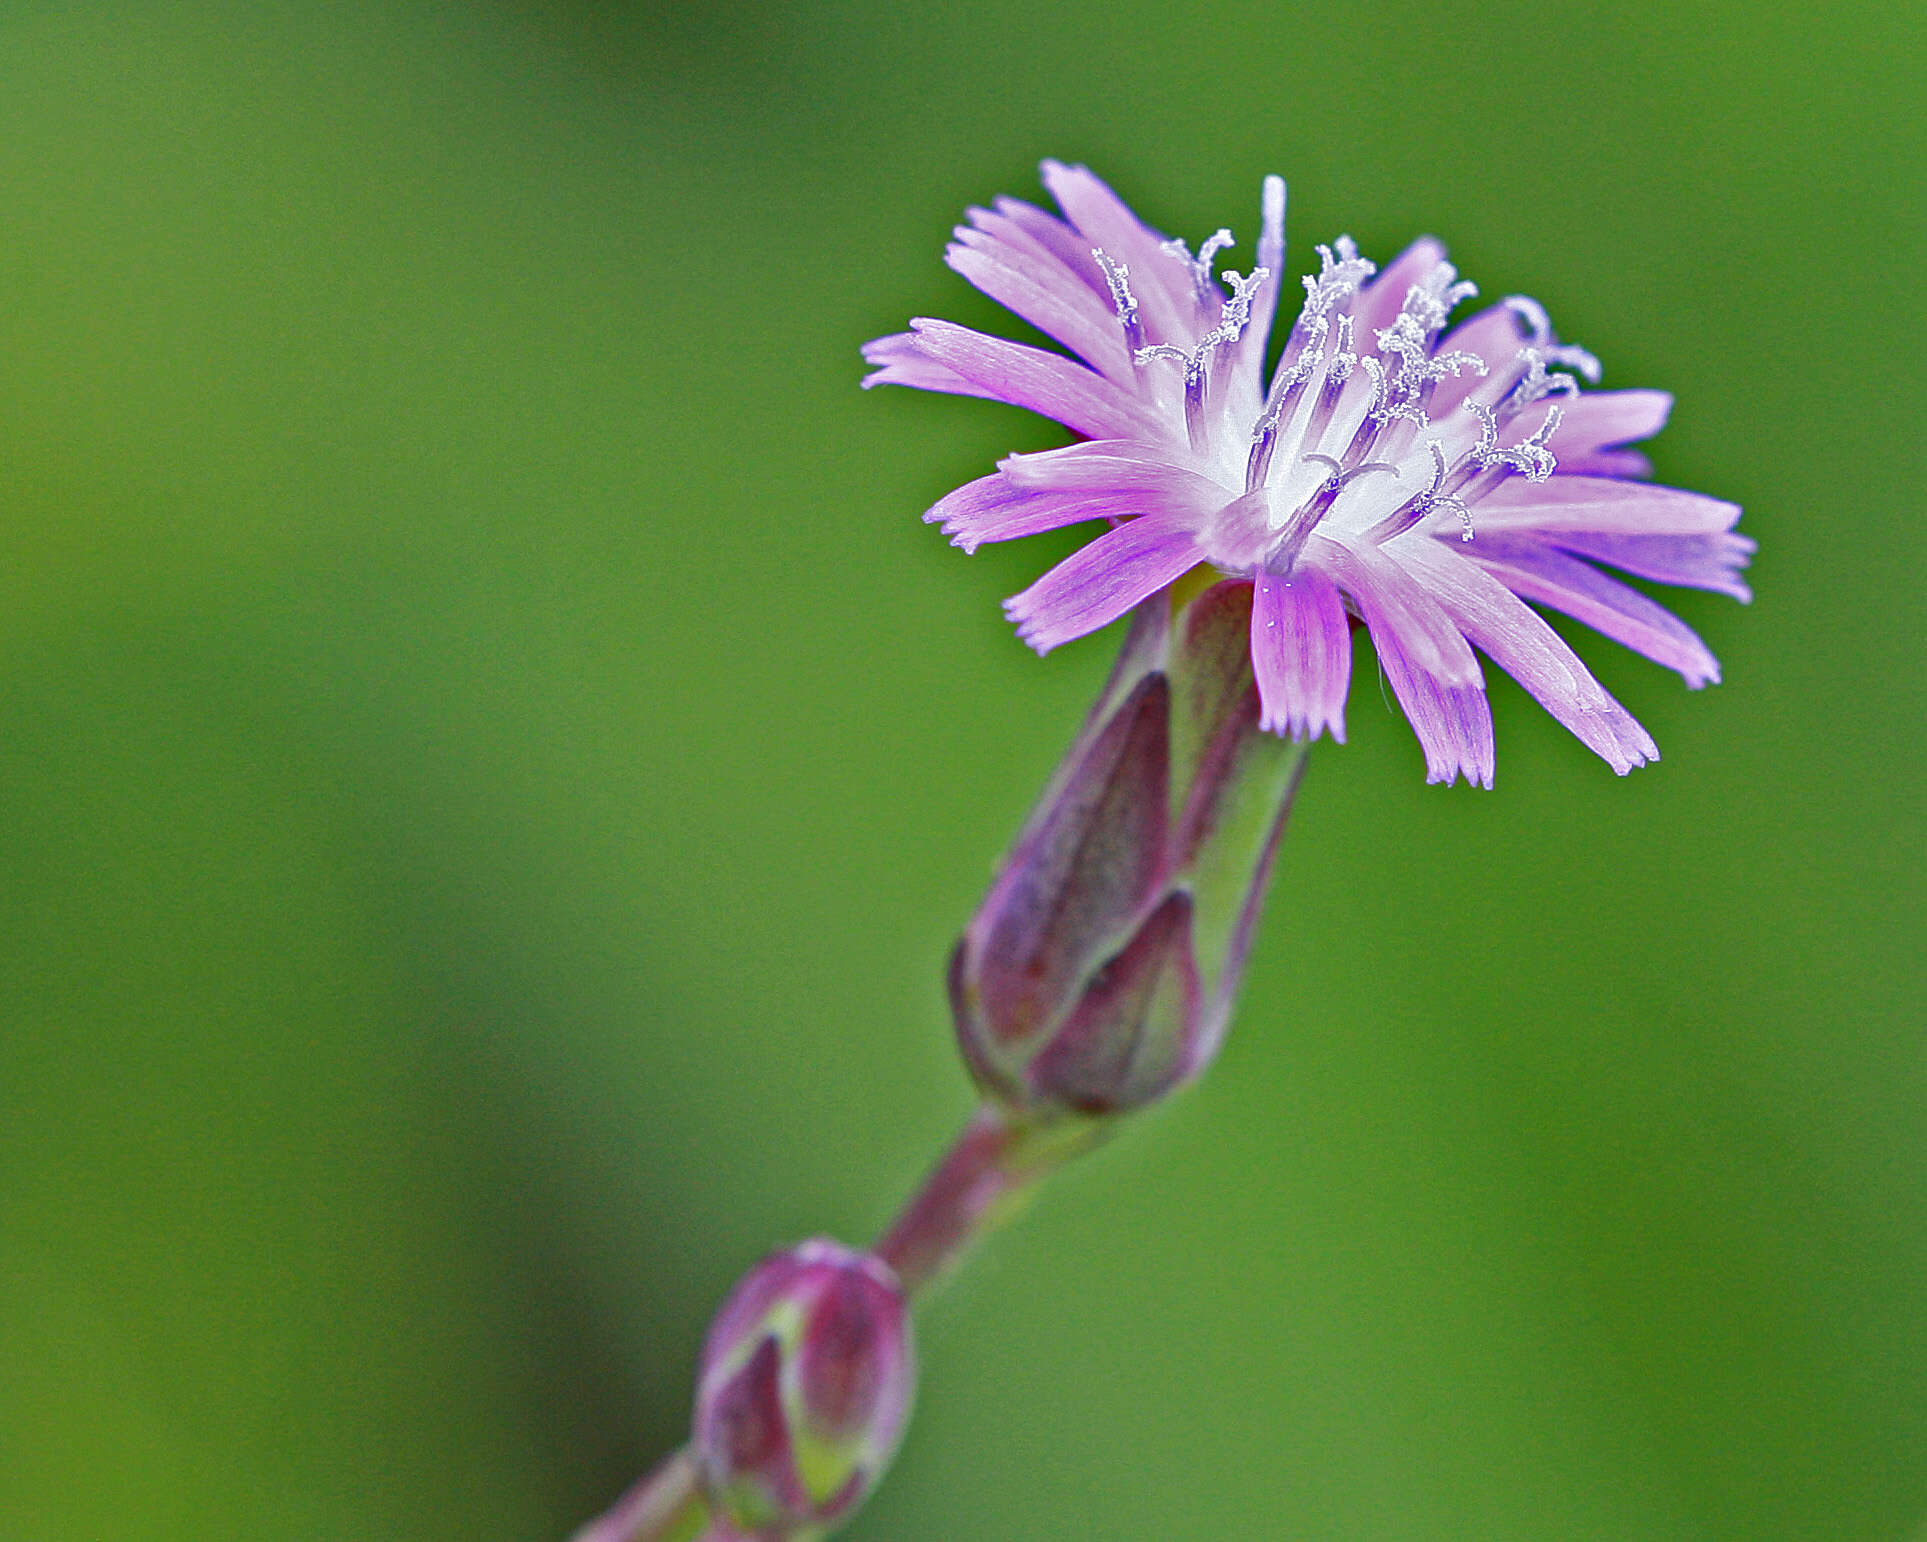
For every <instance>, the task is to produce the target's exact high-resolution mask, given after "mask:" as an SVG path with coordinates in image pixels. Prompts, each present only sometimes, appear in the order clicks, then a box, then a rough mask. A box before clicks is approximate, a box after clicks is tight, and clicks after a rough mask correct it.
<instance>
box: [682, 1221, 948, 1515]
mask: <svg viewBox="0 0 1927 1542" xmlns="http://www.w3.org/2000/svg"><path fill="white" fill-rule="evenodd" d="M914 1383H915V1367H914V1359H913V1355H912V1351H911V1342H910V1319H909V1313H908V1309H907V1307H906V1304H905V1302H904V1299H903V1293H902V1291H901V1290H900V1289H899V1287H898V1282H897V1278H896V1275H895V1274H894V1273H893V1272H892V1271H891V1269H890V1267H889V1266H888V1265H887V1264H885V1263H884V1262H882V1260H880V1259H878V1258H876V1257H874V1256H873V1255H871V1254H868V1253H859V1252H855V1251H853V1250H851V1249H849V1248H846V1247H843V1246H841V1245H840V1244H838V1243H835V1242H830V1241H826V1240H824V1239H822V1238H818V1239H816V1240H813V1241H810V1242H805V1243H802V1244H800V1245H799V1246H797V1247H793V1248H789V1249H786V1250H784V1251H783V1252H780V1253H775V1254H772V1255H771V1256H770V1257H768V1258H766V1259H764V1260H763V1261H762V1262H761V1263H759V1264H758V1265H757V1266H756V1267H755V1268H754V1269H752V1270H751V1271H750V1272H749V1273H748V1274H747V1275H746V1276H744V1278H743V1280H742V1281H741V1283H740V1284H738V1285H737V1287H736V1289H735V1290H734V1291H733V1292H732V1293H731V1295H730V1297H729V1299H728V1300H727V1301H725V1302H724V1303H723V1306H722V1309H721V1311H719V1312H718V1313H717V1315H716V1320H715V1322H714V1323H713V1324H712V1325H711V1327H710V1330H709V1337H708V1339H707V1340H706V1341H705V1343H704V1346H703V1360H702V1371H701V1375H700V1378H699V1380H698V1384H697V1390H696V1418H695V1452H696V1460H697V1466H698V1470H699V1471H700V1473H701V1477H702V1482H703V1486H704V1488H705V1489H706V1491H707V1492H708V1493H709V1495H710V1498H711V1500H712V1501H713V1502H714V1503H715V1504H716V1505H717V1507H718V1508H719V1509H720V1510H721V1511H722V1513H723V1516H724V1517H725V1519H726V1521H727V1523H728V1524H729V1525H731V1526H733V1527H735V1528H737V1529H738V1532H739V1534H741V1535H744V1536H749V1537H771V1538H788V1537H790V1536H792V1534H794V1533H797V1532H799V1531H803V1530H809V1529H812V1528H816V1527H821V1526H825V1525H827V1524H829V1523H830V1522H832V1521H836V1520H839V1519H841V1518H842V1517H844V1516H846V1515H848V1514H849V1513H850V1511H852V1510H853V1509H855V1508H856V1506H857V1504H858V1503H859V1502H861V1500H862V1499H863V1497H864V1496H865V1495H866V1494H867V1493H868V1492H869V1491H870V1489H871V1488H872V1487H873V1486H874V1484H875V1482H876V1480H877V1478H878V1477H879V1476H881V1474H882V1472H883V1470H884V1469H885V1468H886V1467H887V1466H888V1465H889V1463H890V1458H891V1456H892V1455H893V1454H894V1453H895V1451H896V1448H897V1442H898V1441H899V1440H900V1439H901V1438H902V1435H903V1426H904V1421H905V1420H906V1419H907V1418H908V1416H909V1412H910V1401H911V1396H912V1393H913V1390H914Z"/></svg>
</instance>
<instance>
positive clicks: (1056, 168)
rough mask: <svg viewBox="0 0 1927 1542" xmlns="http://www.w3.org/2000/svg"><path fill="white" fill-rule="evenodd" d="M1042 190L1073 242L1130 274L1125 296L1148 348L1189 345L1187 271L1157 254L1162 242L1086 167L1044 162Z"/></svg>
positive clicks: (1192, 330) (1194, 310)
mask: <svg viewBox="0 0 1927 1542" xmlns="http://www.w3.org/2000/svg"><path fill="white" fill-rule="evenodd" d="M1042 176H1043V181H1044V186H1045V187H1046V188H1048V189H1049V190H1050V195H1051V197H1053V198H1055V199H1056V200H1057V206H1058V207H1059V208H1060V209H1062V210H1063V211H1064V213H1065V214H1066V216H1068V217H1069V219H1070V222H1071V224H1072V225H1073V226H1075V227H1076V230H1077V233H1078V235H1079V236H1081V237H1084V238H1085V239H1086V240H1088V241H1089V243H1090V245H1092V246H1095V247H1101V248H1102V249H1103V251H1104V255H1105V256H1107V257H1109V258H1110V259H1111V260H1112V261H1113V262H1121V263H1123V264H1124V265H1125V266H1126V267H1128V268H1129V269H1130V270H1131V291H1132V293H1133V294H1134V295H1136V297H1137V302H1138V309H1139V313H1140V314H1141V315H1142V317H1143V319H1144V325H1145V328H1146V331H1147V333H1148V334H1149V336H1150V338H1151V340H1152V341H1153V342H1160V343H1165V342H1178V341H1180V340H1182V341H1184V342H1187V343H1188V342H1189V341H1191V340H1192V339H1193V338H1195V337H1196V335H1197V331H1198V306H1197V300H1196V298H1195V297H1194V295H1193V294H1192V290H1191V274H1190V271H1189V270H1188V269H1187V268H1186V267H1185V266H1184V264H1183V263H1181V262H1179V261H1178V260H1177V259H1176V258H1174V257H1173V256H1171V255H1170V253H1168V252H1165V251H1163V250H1161V248H1162V246H1163V244H1164V239H1165V238H1164V237H1163V236H1162V235H1160V234H1159V233H1158V232H1157V231H1155V230H1153V229H1151V228H1150V227H1149V226H1148V225H1146V224H1145V223H1144V222H1143V221H1142V220H1140V219H1139V218H1138V217H1137V216H1136V215H1135V214H1133V213H1132V212H1131V210H1130V207H1129V206H1128V205H1127V204H1126V203H1125V202H1124V200H1123V199H1121V198H1119V197H1118V196H1117V194H1116V193H1114V192H1112V191H1111V190H1110V188H1108V187H1106V186H1105V185H1104V183H1103V182H1102V181H1100V180H1099V179H1098V178H1097V177H1095V176H1093V175H1092V174H1091V172H1090V170H1089V168H1088V167H1084V166H1066V165H1064V164H1063V163H1062V162H1061V161H1045V162H1044V164H1043V167H1042Z"/></svg>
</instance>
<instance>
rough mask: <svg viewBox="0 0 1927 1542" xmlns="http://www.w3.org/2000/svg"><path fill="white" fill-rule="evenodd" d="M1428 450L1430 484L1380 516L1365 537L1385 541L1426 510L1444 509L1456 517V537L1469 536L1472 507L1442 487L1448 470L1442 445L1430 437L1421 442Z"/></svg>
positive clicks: (1424, 515) (1406, 526) (1408, 526)
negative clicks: (1457, 530)
mask: <svg viewBox="0 0 1927 1542" xmlns="http://www.w3.org/2000/svg"><path fill="white" fill-rule="evenodd" d="M1425 447H1426V448H1427V449H1428V450H1430V451H1431V452H1432V485H1431V486H1430V487H1428V488H1426V489H1425V491H1424V492H1422V493H1417V494H1415V495H1413V497H1412V498H1411V499H1409V500H1408V501H1407V502H1405V503H1402V504H1400V505H1399V506H1398V507H1397V508H1396V509H1394V510H1392V512H1391V513H1390V514H1388V515H1386V516H1385V518H1383V519H1381V520H1380V521H1379V522H1378V523H1377V524H1376V525H1374V526H1373V527H1372V528H1371V529H1370V530H1368V531H1366V532H1365V539H1366V540H1368V541H1385V540H1389V539H1391V537H1393V536H1395V535H1397V534H1399V533H1400V532H1401V531H1404V530H1409V529H1411V528H1412V526H1414V525H1416V524H1417V523H1418V522H1419V521H1420V520H1422V519H1424V518H1425V517H1426V516H1427V515H1428V514H1434V513H1439V512H1446V513H1452V514H1456V515H1458V517H1459V539H1460V540H1461V541H1469V540H1471V539H1472V533H1473V532H1472V510H1471V507H1470V506H1469V505H1468V504H1467V503H1466V501H1465V500H1464V499H1463V498H1459V497H1456V496H1454V495H1453V494H1451V493H1448V492H1447V491H1446V490H1445V483H1446V478H1447V477H1448V475H1449V474H1450V470H1451V468H1450V464H1449V463H1448V462H1447V460H1446V458H1445V449H1444V447H1443V446H1442V445H1440V443H1439V442H1438V440H1436V439H1432V440H1428V441H1427V442H1426V446H1425Z"/></svg>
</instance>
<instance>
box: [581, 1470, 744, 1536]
mask: <svg viewBox="0 0 1927 1542" xmlns="http://www.w3.org/2000/svg"><path fill="white" fill-rule="evenodd" d="M709 1520H710V1515H709V1504H708V1501H706V1500H705V1499H704V1498H703V1496H702V1492H701V1490H700V1489H698V1487H697V1485H696V1459H695V1457H694V1456H693V1455H691V1454H690V1452H689V1449H688V1448H687V1447H684V1448H683V1449H682V1450H680V1451H677V1452H676V1453H674V1454H673V1455H672V1456H669V1457H666V1458H665V1459H664V1460H663V1462H662V1463H661V1464H660V1465H659V1466H658V1467H657V1468H656V1469H655V1471H653V1472H651V1473H648V1474H647V1475H646V1476H644V1477H643V1478H642V1479H640V1480H639V1481H638V1482H637V1483H636V1484H635V1486H634V1487H633V1488H631V1489H630V1490H629V1492H628V1493H626V1494H624V1495H623V1496H622V1497H621V1498H620V1499H618V1500H617V1501H616V1502H615V1503H614V1504H613V1505H611V1506H610V1507H609V1509H608V1510H607V1511H606V1512H605V1513H604V1514H602V1515H600V1516H598V1517H597V1518H596V1519H595V1520H592V1521H590V1522H589V1524H588V1525H586V1526H584V1527H583V1528H582V1529H581V1530H580V1531H578V1532H577V1533H576V1534H575V1536H574V1538H573V1539H572V1542H696V1539H697V1538H698V1537H700V1536H701V1535H702V1533H703V1532H704V1531H706V1530H707V1529H708V1526H709Z"/></svg>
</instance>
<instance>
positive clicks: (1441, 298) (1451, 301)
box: [1393, 262, 1479, 341]
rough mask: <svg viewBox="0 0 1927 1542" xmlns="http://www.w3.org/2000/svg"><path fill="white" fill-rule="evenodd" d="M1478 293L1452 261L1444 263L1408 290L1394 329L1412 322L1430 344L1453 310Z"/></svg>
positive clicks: (1474, 285)
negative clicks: (1460, 276) (1460, 274)
mask: <svg viewBox="0 0 1927 1542" xmlns="http://www.w3.org/2000/svg"><path fill="white" fill-rule="evenodd" d="M1478 292H1479V286H1478V285H1477V284H1474V283H1472V282H1471V281H1470V280H1464V279H1460V278H1459V270H1458V269H1457V268H1455V267H1453V266H1452V264H1451V263H1449V262H1442V263H1440V264H1439V265H1438V266H1437V267H1436V268H1434V269H1432V271H1431V272H1430V273H1428V274H1426V275H1425V277H1424V278H1422V279H1421V280H1420V281H1419V282H1418V283H1416V284H1414V285H1413V286H1412V287H1411V288H1410V289H1408V290H1406V291H1405V301H1404V303H1403V304H1402V305H1401V306H1400V307H1399V312H1398V321H1395V322H1393V326H1394V327H1396V326H1398V325H1399V323H1400V322H1409V324H1410V325H1411V326H1412V327H1413V328H1414V329H1416V330H1417V331H1418V333H1419V334H1420V335H1421V336H1422V337H1423V338H1425V339H1426V340H1427V341H1429V340H1430V339H1431V337H1432V336H1433V334H1435V333H1436V332H1437V331H1438V330H1439V328H1440V327H1442V326H1444V325H1445V318H1446V317H1448V316H1450V315H1451V314H1452V311H1453V308H1454V307H1455V306H1457V305H1458V303H1459V302H1460V301H1461V300H1469V299H1471V298H1472V297H1473V296H1474V295H1476V294H1477V293H1478Z"/></svg>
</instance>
